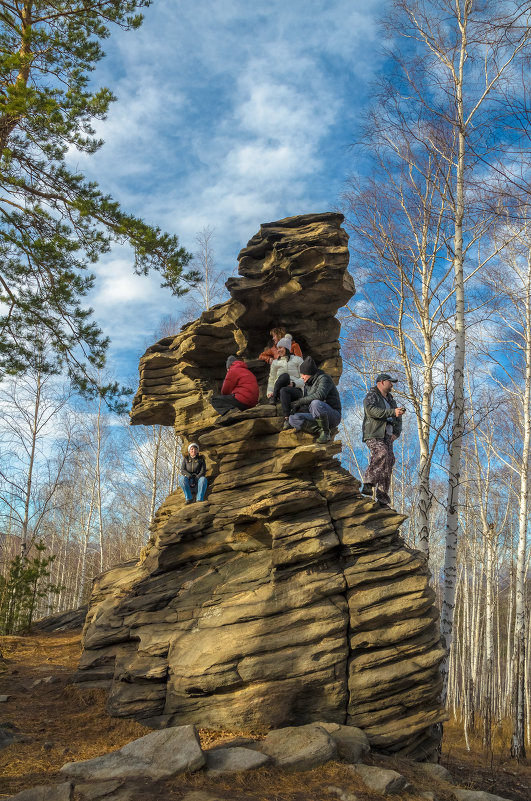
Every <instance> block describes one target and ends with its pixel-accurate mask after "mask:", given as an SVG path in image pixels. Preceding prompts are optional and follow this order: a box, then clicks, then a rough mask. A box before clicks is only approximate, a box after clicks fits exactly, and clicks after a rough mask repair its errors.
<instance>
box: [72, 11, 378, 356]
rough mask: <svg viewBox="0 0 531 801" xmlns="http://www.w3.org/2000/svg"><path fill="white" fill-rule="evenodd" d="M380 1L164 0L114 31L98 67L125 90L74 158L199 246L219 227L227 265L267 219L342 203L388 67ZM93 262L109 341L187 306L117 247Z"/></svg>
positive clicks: (129, 337)
mask: <svg viewBox="0 0 531 801" xmlns="http://www.w3.org/2000/svg"><path fill="white" fill-rule="evenodd" d="M379 6H380V4H379V3H377V2H376V0H372V1H371V0H364V2H363V3H362V0H357V2H352V0H336V1H335V2H332V3H330V2H325V0H310V1H309V2H303V0H291V2H290V3H287V4H286V3H284V2H282V1H281V0H271V2H270V3H268V4H267V6H262V5H259V6H249V4H248V3H246V2H244V0H224V2H223V3H219V2H218V1H217V0H198V2H196V3H195V4H194V5H193V7H192V6H190V5H188V4H184V3H178V4H176V3H175V2H171V0H159V2H158V3H157V4H154V5H153V6H152V7H151V8H149V9H147V10H146V15H145V22H144V25H143V26H142V28H141V29H140V30H139V31H137V32H130V33H124V32H121V31H118V32H113V34H112V37H111V39H110V40H109V41H108V43H107V47H106V49H107V52H108V58H107V59H105V60H104V61H103V62H102V63H101V65H100V67H99V68H98V71H97V73H96V75H95V83H96V84H97V85H101V84H102V83H103V84H106V85H109V86H110V87H111V88H112V90H113V91H114V92H115V93H116V95H117V96H118V98H119V100H118V102H117V103H115V104H114V105H113V106H112V108H111V110H110V113H109V118H108V120H107V121H106V122H104V123H102V124H101V125H98V134H99V135H101V136H102V137H103V138H104V139H105V141H106V144H105V146H104V147H103V148H102V150H101V151H100V152H99V153H98V154H96V155H95V156H93V157H90V158H89V157H83V156H80V155H79V154H71V158H72V161H73V162H74V163H76V164H77V163H78V164H79V166H80V168H81V169H83V170H84V171H85V172H86V173H87V175H89V177H91V178H96V179H97V180H98V182H99V183H100V185H101V187H102V189H103V190H104V191H109V192H111V193H112V194H113V195H114V196H115V197H116V199H118V200H119V201H120V202H121V203H122V204H123V206H124V207H125V208H126V209H127V210H130V211H132V212H134V213H137V214H139V215H141V216H143V217H144V218H145V219H146V220H147V221H149V222H151V223H154V224H157V225H159V226H161V227H162V228H163V229H165V230H168V231H170V232H172V233H177V234H178V236H179V238H180V240H181V242H182V244H184V245H185V246H186V247H187V248H188V249H189V250H193V249H194V237H195V234H196V232H197V231H198V230H200V229H201V228H202V227H204V226H206V225H209V226H213V227H215V229H216V260H217V262H218V264H220V266H224V267H229V268H231V267H232V266H233V265H234V264H235V263H236V256H237V253H238V251H239V249H240V248H241V247H243V246H245V244H246V242H247V240H248V239H249V238H250V237H251V236H252V235H253V234H254V233H255V232H256V231H257V230H258V227H259V225H260V223H262V222H266V221H270V220H274V219H278V218H279V217H284V216H288V215H292V214H301V213H307V212H311V211H324V210H328V209H330V208H332V207H333V206H334V205H335V203H336V202H337V195H338V193H339V191H340V188H341V182H342V181H343V179H344V177H345V176H346V175H347V173H348V172H349V171H350V170H349V166H348V164H349V159H350V156H349V153H348V149H347V147H346V146H347V145H348V144H349V142H350V141H351V140H352V137H353V130H354V128H355V124H356V120H357V114H358V111H359V102H360V101H361V100H362V99H363V93H364V91H365V84H366V81H367V80H369V79H370V78H371V76H372V74H373V71H374V69H375V66H376V65H377V63H378V59H377V57H376V56H375V55H374V41H375V22H374V14H375V11H378V10H379ZM97 272H98V286H97V288H96V291H95V293H94V294H93V295H92V297H91V298H90V302H91V304H92V305H94V307H95V311H96V318H97V319H98V321H99V323H100V324H101V325H103V327H104V329H105V331H106V333H109V335H110V336H111V337H112V339H113V343H114V344H113V349H116V348H117V347H124V346H125V343H127V342H128V341H129V342H137V341H139V340H140V330H139V329H141V328H143V331H142V333H143V334H144V335H145V334H149V333H150V332H151V331H152V330H153V328H154V327H155V326H156V319H157V315H158V319H160V317H161V316H162V315H163V314H165V313H171V312H172V310H174V309H175V307H176V304H178V303H179V301H175V300H173V299H172V298H171V296H170V295H169V294H168V292H167V291H166V292H163V291H162V290H160V289H159V287H158V283H159V281H158V277H157V276H156V275H154V276H151V277H149V278H148V279H146V278H138V277H135V276H133V275H132V274H131V267H130V262H129V260H128V258H127V256H126V257H125V258H124V257H123V256H122V252H121V251H120V250H118V251H116V252H113V253H112V254H111V256H110V257H109V258H108V259H106V260H105V261H103V262H102V263H101V264H100V265H98V268H97ZM139 321H141V322H140V324H139ZM135 358H136V356H135Z"/></svg>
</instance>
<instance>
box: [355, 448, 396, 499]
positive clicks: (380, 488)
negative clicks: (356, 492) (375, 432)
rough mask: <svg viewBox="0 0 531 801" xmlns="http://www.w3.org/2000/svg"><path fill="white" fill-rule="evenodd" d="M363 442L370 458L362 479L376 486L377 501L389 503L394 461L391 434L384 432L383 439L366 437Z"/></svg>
mask: <svg viewBox="0 0 531 801" xmlns="http://www.w3.org/2000/svg"><path fill="white" fill-rule="evenodd" d="M365 444H366V446H367V447H368V449H369V451H370V453H371V458H370V461H369V466H368V468H367V470H366V471H365V476H364V479H363V480H364V482H365V484H373V485H374V486H375V487H376V497H377V498H378V500H379V501H383V502H384V503H389V502H390V500H391V498H390V497H389V487H390V486H391V474H392V472H393V465H394V463H395V455H394V453H393V438H392V434H386V435H385V436H384V438H383V439H368V440H366V442H365Z"/></svg>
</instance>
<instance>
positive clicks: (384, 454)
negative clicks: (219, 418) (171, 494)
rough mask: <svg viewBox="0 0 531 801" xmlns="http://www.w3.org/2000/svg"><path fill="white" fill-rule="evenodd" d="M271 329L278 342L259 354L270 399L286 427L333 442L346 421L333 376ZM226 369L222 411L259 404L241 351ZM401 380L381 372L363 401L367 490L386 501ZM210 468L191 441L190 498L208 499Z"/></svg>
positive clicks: (184, 481) (186, 481)
mask: <svg viewBox="0 0 531 801" xmlns="http://www.w3.org/2000/svg"><path fill="white" fill-rule="evenodd" d="M270 333H271V337H272V339H273V345H272V346H271V347H269V348H267V349H266V350H264V351H263V353H261V354H260V356H259V358H260V359H262V360H263V361H265V362H267V364H269V377H268V382H267V390H266V393H267V398H268V401H269V403H271V404H275V405H276V404H277V403H280V405H281V408H282V414H283V416H284V426H283V428H284V429H291V428H294V429H295V430H297V431H305V432H307V433H310V434H313V435H314V436H315V437H317V442H318V443H319V444H326V443H327V442H330V440H331V435H330V428H336V427H337V426H338V425H339V423H340V421H341V399H340V397H339V392H338V390H337V387H336V385H335V383H334V381H333V379H332V377H331V376H330V375H328V373H325V372H324V371H323V370H320V369H319V368H318V367H317V365H316V363H315V361H314V360H313V358H312V357H311V356H307V357H306V358H303V355H302V352H301V349H300V347H299V345H298V344H297V343H296V342H294V341H293V337H292V336H291V335H290V334H288V333H287V332H286V330H285V329H284V328H273V329H272V330H271V332H270ZM226 369H227V374H226V376H225V380H224V382H223V385H222V387H221V394H220V395H215V396H214V397H212V398H211V401H210V402H211V404H212V406H213V407H214V409H216V411H217V412H218V414H220V415H224V414H226V413H227V412H229V411H230V410H232V409H239V410H241V411H243V410H245V409H251V408H253V407H254V406H256V405H257V404H258V399H259V395H260V389H259V386H258V381H257V380H256V376H255V375H254V373H253V372H252V371H251V370H250V369H249V367H248V366H247V365H246V364H245V362H244V361H243V360H241V359H238V358H237V357H236V356H229V357H228V359H227V361H226ZM396 380H397V379H394V378H392V377H391V376H390V375H389V374H388V373H380V374H379V375H377V376H376V382H375V386H374V387H372V388H371V389H370V390H369V392H368V393H367V395H366V397H365V400H364V404H363V406H364V419H363V441H364V442H365V443H366V445H367V447H368V448H369V451H370V463H369V467H368V468H367V471H366V473H365V481H364V484H363V486H362V488H361V491H362V493H363V494H364V495H372V497H373V498H375V500H379V501H380V502H381V503H383V504H389V503H390V497H389V486H390V482H391V473H392V469H393V464H394V461H395V460H394V455H393V442H394V441H395V440H396V439H397V438H398V437H399V436H400V432H401V430H402V415H403V414H404V412H405V409H404V408H403V407H398V405H397V403H396V402H395V400H394V398H393V396H392V394H391V388H392V387H393V384H394V383H396ZM205 473H206V466H205V460H204V457H203V456H201V455H200V454H199V447H198V445H197V444H196V443H191V444H190V445H189V447H188V455H187V456H185V457H184V459H183V462H182V466H181V474H182V475H181V487H182V489H183V492H184V494H185V499H186V503H190V502H191V501H192V500H193V490H194V489H195V490H196V491H197V500H198V501H202V500H204V497H205V492H206V488H207V479H206V475H205Z"/></svg>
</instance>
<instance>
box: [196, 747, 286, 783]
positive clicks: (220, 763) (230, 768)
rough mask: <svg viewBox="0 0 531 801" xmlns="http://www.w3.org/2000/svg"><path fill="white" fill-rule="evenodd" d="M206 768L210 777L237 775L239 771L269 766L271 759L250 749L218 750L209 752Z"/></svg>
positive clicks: (207, 753)
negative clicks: (228, 774)
mask: <svg viewBox="0 0 531 801" xmlns="http://www.w3.org/2000/svg"><path fill="white" fill-rule="evenodd" d="M205 756H206V766H207V770H208V773H209V775H210V776H218V775H220V774H221V773H235V772H237V771H239V770H254V769H255V768H261V767H262V765H267V763H268V762H270V761H271V760H270V757H268V756H267V754H261V753H260V751H253V750H252V749H250V748H240V747H235V748H216V749H215V750H213V751H207V752H206V754H205Z"/></svg>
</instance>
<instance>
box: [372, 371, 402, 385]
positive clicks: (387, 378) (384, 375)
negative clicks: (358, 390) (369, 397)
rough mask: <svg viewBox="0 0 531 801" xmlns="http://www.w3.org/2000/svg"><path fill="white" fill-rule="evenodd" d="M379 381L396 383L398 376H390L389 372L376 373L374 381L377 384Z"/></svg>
mask: <svg viewBox="0 0 531 801" xmlns="http://www.w3.org/2000/svg"><path fill="white" fill-rule="evenodd" d="M380 381H391V382H392V383H393V384H396V383H397V381H398V378H391V376H390V375H389V373H378V375H377V376H376V383H377V384H379V383H380Z"/></svg>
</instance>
